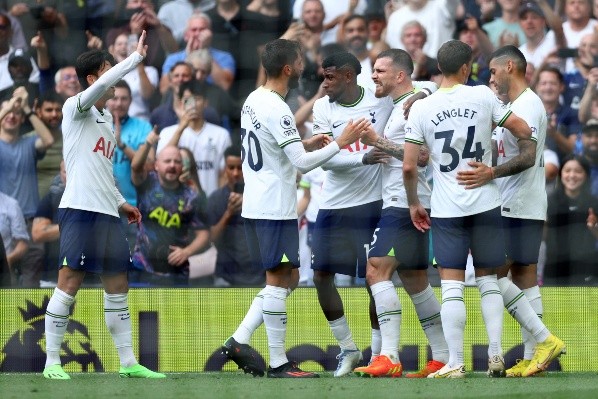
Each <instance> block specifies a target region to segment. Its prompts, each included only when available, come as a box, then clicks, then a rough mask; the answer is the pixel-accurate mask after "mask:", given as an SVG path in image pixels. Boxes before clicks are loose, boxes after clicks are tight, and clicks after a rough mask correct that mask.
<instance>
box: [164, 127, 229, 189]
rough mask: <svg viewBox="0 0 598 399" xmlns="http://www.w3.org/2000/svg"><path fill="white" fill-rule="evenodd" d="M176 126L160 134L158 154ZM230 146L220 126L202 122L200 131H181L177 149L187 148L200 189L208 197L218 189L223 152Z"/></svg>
mask: <svg viewBox="0 0 598 399" xmlns="http://www.w3.org/2000/svg"><path fill="white" fill-rule="evenodd" d="M177 127H178V125H174V126H168V127H166V128H164V129H163V130H162V132H160V141H158V149H157V152H158V153H159V152H160V151H162V149H163V148H164V147H166V145H167V144H168V142H169V141H170V139H171V138H172V136H173V135H174V132H175V131H176V129H177ZM230 145H231V139H230V134H229V133H228V131H227V130H226V129H224V128H222V127H220V126H217V125H214V124H212V123H209V122H204V125H203V127H202V128H201V130H200V131H198V132H196V131H195V130H193V129H191V128H190V127H187V128H185V130H183V134H181V139H180V140H179V145H178V146H179V147H184V148H188V149H189V150H190V151H191V152H192V153H193V157H194V158H195V164H196V166H197V175H198V177H199V183H200V184H201V188H202V189H203V190H204V191H205V193H206V195H207V196H210V194H212V193H213V192H214V191H216V189H218V187H219V179H220V174H221V172H222V171H223V170H224V150H226V149H227V148H228V147H230Z"/></svg>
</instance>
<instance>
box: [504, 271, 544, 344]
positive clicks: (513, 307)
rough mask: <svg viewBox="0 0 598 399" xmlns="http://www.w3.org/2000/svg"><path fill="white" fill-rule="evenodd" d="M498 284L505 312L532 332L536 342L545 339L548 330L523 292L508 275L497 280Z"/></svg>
mask: <svg viewBox="0 0 598 399" xmlns="http://www.w3.org/2000/svg"><path fill="white" fill-rule="evenodd" d="M498 286H499V287H500V292H501V293H502V298H503V303H504V305H505V308H506V309H507V312H509V314H510V315H511V316H513V317H514V318H515V320H517V322H518V323H519V325H520V326H521V327H523V329H525V330H526V331H527V332H530V333H532V335H533V336H534V338H535V339H536V340H537V341H538V342H543V341H545V340H546V338H548V336H549V335H550V332H549V331H548V329H547V328H546V326H545V325H544V323H543V322H542V320H541V319H540V318H539V317H538V315H537V314H536V312H535V311H534V309H533V308H532V306H531V305H530V303H529V300H528V299H527V297H526V296H525V294H524V293H523V292H522V291H521V290H520V289H519V287H517V286H516V285H515V284H513V282H512V281H511V280H509V278H508V277H503V278H501V279H500V280H498Z"/></svg>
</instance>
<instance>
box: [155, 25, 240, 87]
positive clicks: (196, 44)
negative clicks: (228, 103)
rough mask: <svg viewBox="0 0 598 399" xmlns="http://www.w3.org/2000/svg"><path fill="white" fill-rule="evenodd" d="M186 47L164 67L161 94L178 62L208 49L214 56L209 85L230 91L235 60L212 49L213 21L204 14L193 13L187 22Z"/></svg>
mask: <svg viewBox="0 0 598 399" xmlns="http://www.w3.org/2000/svg"><path fill="white" fill-rule="evenodd" d="M184 39H185V42H186V46H185V49H184V50H182V51H179V52H176V53H173V54H170V55H169V56H168V57H167V58H166V60H165V61H164V65H162V78H161V79H160V92H161V93H163V92H164V88H165V87H167V86H168V77H167V73H168V71H170V68H171V67H172V66H173V65H174V64H176V63H177V62H178V61H183V60H185V58H186V57H187V55H188V54H189V53H191V52H192V51H194V50H199V49H203V48H206V49H208V50H209V51H210V54H212V58H213V63H212V73H211V75H210V76H209V77H208V83H215V84H217V85H218V86H220V87H222V88H223V89H224V90H228V89H229V88H230V86H231V85H232V83H233V79H234V77H235V68H236V66H235V59H234V58H233V56H232V55H231V54H230V53H227V52H225V51H222V50H218V49H215V48H213V47H211V45H212V30H211V21H210V17H208V16H207V15H206V14H204V13H193V14H192V15H191V16H190V17H189V19H188V20H187V28H186V30H185V36H184Z"/></svg>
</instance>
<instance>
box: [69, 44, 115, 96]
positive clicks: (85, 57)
mask: <svg viewBox="0 0 598 399" xmlns="http://www.w3.org/2000/svg"><path fill="white" fill-rule="evenodd" d="M106 61H108V62H109V63H110V65H112V66H114V65H116V61H115V60H114V57H113V56H112V54H110V53H109V52H107V51H106V50H90V51H86V52H85V53H83V54H81V55H80V56H79V57H77V61H76V62H75V70H76V71H77V78H78V79H79V83H80V84H81V87H82V88H83V89H86V88H88V87H89V84H88V83H87V75H94V74H97V73H98V71H99V70H100V69H101V68H102V66H103V65H104V63H105V62H106Z"/></svg>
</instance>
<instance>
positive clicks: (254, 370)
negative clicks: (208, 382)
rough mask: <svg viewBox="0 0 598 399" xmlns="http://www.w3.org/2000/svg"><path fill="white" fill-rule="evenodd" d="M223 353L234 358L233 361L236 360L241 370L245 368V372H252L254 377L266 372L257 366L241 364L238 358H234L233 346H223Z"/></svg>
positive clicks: (231, 358)
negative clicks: (232, 354)
mask: <svg viewBox="0 0 598 399" xmlns="http://www.w3.org/2000/svg"><path fill="white" fill-rule="evenodd" d="M221 349H222V354H223V355H225V356H226V357H227V358H228V359H230V360H232V361H233V362H235V364H236V365H237V367H239V369H240V370H243V373H245V374H251V375H252V376H254V377H263V376H264V374H265V372H264V370H262V369H259V368H256V367H252V366H249V365H247V364H239V363H238V362H237V360H236V359H234V358H233V357H232V356H231V355H230V354H231V353H232V348H227V347H226V346H223V347H222V348H221Z"/></svg>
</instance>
